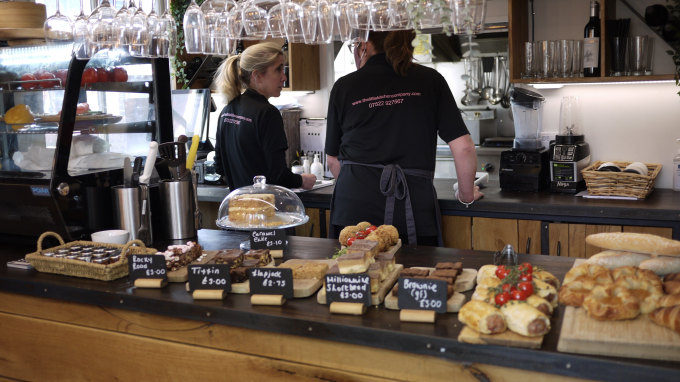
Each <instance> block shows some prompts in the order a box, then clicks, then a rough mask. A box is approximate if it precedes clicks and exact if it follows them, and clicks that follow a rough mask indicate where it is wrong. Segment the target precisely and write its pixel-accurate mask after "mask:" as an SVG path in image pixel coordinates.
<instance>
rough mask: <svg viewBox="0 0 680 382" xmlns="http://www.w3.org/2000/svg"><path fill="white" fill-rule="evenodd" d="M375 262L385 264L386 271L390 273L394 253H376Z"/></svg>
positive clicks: (392, 268)
mask: <svg viewBox="0 0 680 382" xmlns="http://www.w3.org/2000/svg"><path fill="white" fill-rule="evenodd" d="M375 261H381V262H385V264H387V270H388V271H389V272H390V273H391V272H393V271H394V264H395V263H396V262H395V261H394V253H386V252H385V253H378V254H377V255H376V256H375Z"/></svg>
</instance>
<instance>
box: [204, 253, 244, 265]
mask: <svg viewBox="0 0 680 382" xmlns="http://www.w3.org/2000/svg"><path fill="white" fill-rule="evenodd" d="M242 262H243V251H241V250H240V249H225V250H222V251H219V252H217V254H216V255H215V257H214V258H213V259H212V260H210V261H209V262H208V263H210V264H229V268H236V267H239V266H241V263H242Z"/></svg>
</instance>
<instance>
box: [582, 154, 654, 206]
mask: <svg viewBox="0 0 680 382" xmlns="http://www.w3.org/2000/svg"><path fill="white" fill-rule="evenodd" d="M611 162H612V163H614V164H616V165H617V166H619V167H620V168H622V169H624V168H626V167H628V165H629V164H631V163H633V162H616V161H611ZM603 163H605V162H604V161H597V162H595V163H593V164H591V165H590V166H588V167H586V168H584V169H583V170H582V171H581V174H583V179H585V181H586V187H587V188H588V194H590V195H607V196H632V197H636V198H638V199H644V198H646V197H647V195H649V194H650V193H651V192H652V191H653V190H654V183H655V182H656V177H657V176H658V175H659V172H661V165H660V164H655V163H645V166H647V169H648V170H649V172H648V173H647V175H646V176H644V175H639V174H633V173H629V172H607V171H597V169H598V168H599V167H600V166H601V165H602V164H603Z"/></svg>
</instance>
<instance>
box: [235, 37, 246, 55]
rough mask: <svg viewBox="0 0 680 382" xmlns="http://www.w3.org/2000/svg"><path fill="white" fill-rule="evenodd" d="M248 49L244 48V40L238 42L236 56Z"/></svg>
mask: <svg viewBox="0 0 680 382" xmlns="http://www.w3.org/2000/svg"><path fill="white" fill-rule="evenodd" d="M244 50H246V48H245V47H244V46H243V40H238V42H237V43H236V54H241V53H243V51H244Z"/></svg>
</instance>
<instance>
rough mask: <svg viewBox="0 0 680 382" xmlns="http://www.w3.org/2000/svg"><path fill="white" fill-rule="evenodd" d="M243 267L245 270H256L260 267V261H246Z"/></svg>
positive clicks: (242, 264)
mask: <svg viewBox="0 0 680 382" xmlns="http://www.w3.org/2000/svg"><path fill="white" fill-rule="evenodd" d="M241 266H242V267H244V268H255V267H259V266H260V260H258V259H244V260H243V263H241Z"/></svg>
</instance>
